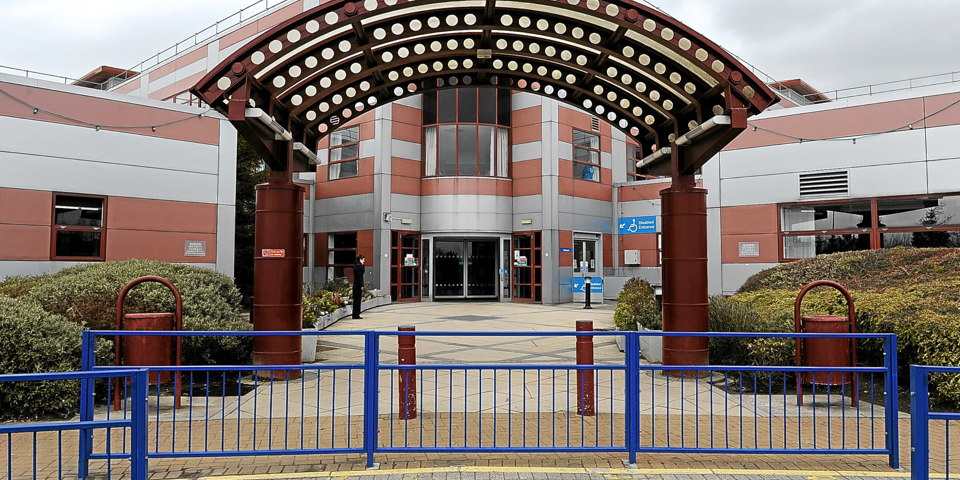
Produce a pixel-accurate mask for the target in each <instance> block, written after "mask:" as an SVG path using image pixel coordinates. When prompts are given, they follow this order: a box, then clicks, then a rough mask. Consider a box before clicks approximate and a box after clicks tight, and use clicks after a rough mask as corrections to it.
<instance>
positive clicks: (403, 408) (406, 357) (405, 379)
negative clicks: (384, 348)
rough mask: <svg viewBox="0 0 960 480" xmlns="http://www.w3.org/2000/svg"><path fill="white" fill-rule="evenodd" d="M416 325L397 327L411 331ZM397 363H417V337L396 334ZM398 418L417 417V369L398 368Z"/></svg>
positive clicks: (409, 418) (401, 330) (400, 329)
mask: <svg viewBox="0 0 960 480" xmlns="http://www.w3.org/2000/svg"><path fill="white" fill-rule="evenodd" d="M416 329H417V328H416V327H411V326H407V327H397V331H399V332H413V331H415V330H416ZM397 343H398V347H397V363H398V364H400V365H416V364H417V337H416V336H414V335H398V336H397ZM399 397H400V409H399V410H400V420H411V419H414V418H417V371H416V370H400V395H399Z"/></svg>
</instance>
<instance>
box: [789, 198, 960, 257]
mask: <svg viewBox="0 0 960 480" xmlns="http://www.w3.org/2000/svg"><path fill="white" fill-rule="evenodd" d="M780 225H781V228H780V230H781V235H783V259H784V260H792V259H798V258H808V257H812V256H814V255H820V254H825V253H835V252H845V251H855V250H869V249H879V248H893V247H918V248H922V247H960V195H945V196H923V197H905V198H878V199H864V200H853V201H841V202H831V203H821V204H800V205H783V206H781V207H780Z"/></svg>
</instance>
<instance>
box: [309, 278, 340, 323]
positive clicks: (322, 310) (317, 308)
mask: <svg viewBox="0 0 960 480" xmlns="http://www.w3.org/2000/svg"><path fill="white" fill-rule="evenodd" d="M343 305H344V302H343V298H342V297H341V296H340V294H339V293H336V292H330V291H326V290H312V289H310V288H308V287H306V286H305V287H304V289H303V328H314V327H316V326H317V320H318V319H319V317H320V315H322V314H330V313H333V312H335V311H336V310H337V309H338V308H342V307H343Z"/></svg>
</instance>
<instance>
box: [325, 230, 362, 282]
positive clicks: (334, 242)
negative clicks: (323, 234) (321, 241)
mask: <svg viewBox="0 0 960 480" xmlns="http://www.w3.org/2000/svg"><path fill="white" fill-rule="evenodd" d="M327 255H328V258H327V265H329V269H330V270H329V272H328V273H327V278H343V277H346V276H347V274H346V273H345V271H346V270H347V269H351V268H353V264H354V263H356V261H357V233H356V232H349V233H331V234H330V235H327ZM351 271H352V270H351Z"/></svg>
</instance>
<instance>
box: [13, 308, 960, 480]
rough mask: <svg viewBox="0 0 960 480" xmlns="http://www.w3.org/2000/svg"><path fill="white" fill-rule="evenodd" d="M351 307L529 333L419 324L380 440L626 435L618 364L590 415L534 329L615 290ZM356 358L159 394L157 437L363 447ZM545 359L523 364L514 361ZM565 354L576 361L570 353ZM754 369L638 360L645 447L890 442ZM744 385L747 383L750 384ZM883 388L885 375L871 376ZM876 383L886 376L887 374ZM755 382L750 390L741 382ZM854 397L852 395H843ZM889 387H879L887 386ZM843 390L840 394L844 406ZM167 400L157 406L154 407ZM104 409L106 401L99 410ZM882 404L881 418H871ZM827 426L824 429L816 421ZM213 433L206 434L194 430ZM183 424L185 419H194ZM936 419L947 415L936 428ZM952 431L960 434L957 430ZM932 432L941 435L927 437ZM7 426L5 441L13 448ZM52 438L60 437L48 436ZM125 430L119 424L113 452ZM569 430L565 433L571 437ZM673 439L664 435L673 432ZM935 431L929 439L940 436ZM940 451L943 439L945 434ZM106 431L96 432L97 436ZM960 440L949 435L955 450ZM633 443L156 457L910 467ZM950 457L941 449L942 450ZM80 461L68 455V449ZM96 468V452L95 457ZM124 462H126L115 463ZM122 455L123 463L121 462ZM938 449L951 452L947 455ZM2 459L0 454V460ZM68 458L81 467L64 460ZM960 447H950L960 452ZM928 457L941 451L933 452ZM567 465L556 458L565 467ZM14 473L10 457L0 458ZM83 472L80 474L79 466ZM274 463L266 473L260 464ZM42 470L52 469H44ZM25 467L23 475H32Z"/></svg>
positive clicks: (334, 343) (164, 470)
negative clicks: (628, 448) (178, 399)
mask: <svg viewBox="0 0 960 480" xmlns="http://www.w3.org/2000/svg"><path fill="white" fill-rule="evenodd" d="M363 315H364V319H362V320H352V319H350V318H345V319H342V320H341V321H339V322H338V323H336V324H334V325H333V326H331V327H330V328H329V329H328V330H330V331H339V332H349V331H351V330H369V329H374V330H383V331H396V328H397V326H400V325H412V326H415V327H416V328H417V330H418V331H421V332H423V331H451V332H467V331H469V332H503V331H515V332H531V335H530V336H519V337H463V336H460V337H456V336H451V337H424V336H421V337H418V338H417V344H416V347H417V361H418V364H419V365H444V366H445V367H444V368H442V369H438V370H436V371H422V372H420V374H419V375H418V378H417V379H416V380H415V381H413V382H412V383H414V384H415V385H416V386H417V389H418V391H419V395H418V397H416V399H417V400H418V401H419V405H418V409H417V416H416V418H412V419H407V420H403V419H401V418H400V411H399V408H398V406H397V404H398V403H399V391H400V390H399V381H400V375H401V374H402V373H401V371H397V370H393V371H391V370H384V371H382V372H381V376H380V402H379V408H380V417H379V424H380V428H379V430H380V433H379V444H380V445H381V446H382V447H390V446H395V447H401V446H403V445H417V446H419V445H426V446H432V445H436V446H439V447H444V446H455V447H468V448H475V447H479V446H490V445H494V444H497V445H498V446H501V447H502V446H508V447H517V446H528V447H529V446H536V445H540V446H551V445H553V443H552V442H560V443H559V445H564V446H565V445H567V444H572V445H585V446H602V445H610V444H613V445H623V442H624V439H623V431H622V430H623V428H622V425H623V422H624V412H623V410H624V409H623V404H624V396H623V389H624V378H623V372H622V371H621V370H615V369H609V370H603V369H601V370H599V371H598V372H597V390H596V395H597V398H596V400H597V405H596V411H597V415H596V416H595V417H584V416H580V415H577V401H578V397H577V393H576V382H577V370H576V369H575V368H572V366H573V365H575V363H576V362H575V339H574V338H573V337H544V336H536V332H548V331H571V330H573V329H574V325H575V322H576V321H577V320H593V321H594V325H595V327H596V328H612V327H613V319H612V317H613V305H612V304H604V305H599V306H596V308H595V309H593V310H583V309H582V305H575V304H568V305H560V306H544V305H534V304H504V303H477V302H456V303H453V302H451V303H403V304H392V305H389V306H384V307H380V308H377V309H375V310H371V311H367V312H364V313H363ZM594 345H595V363H596V364H597V365H607V366H616V365H622V364H623V354H622V353H621V352H620V351H619V350H618V348H617V347H616V343H615V339H614V337H612V336H597V337H595V338H594ZM396 351H397V343H396V339H395V337H389V336H385V337H382V341H381V345H380V362H381V364H382V365H395V364H396V363H397V355H396ZM362 362H363V339H362V337H360V336H353V337H351V336H340V335H337V336H323V337H321V338H320V341H319V347H318V357H317V364H316V367H317V370H314V371H308V372H306V374H305V375H304V376H303V377H302V378H300V379H297V380H291V381H275V382H263V381H257V380H254V379H253V378H252V377H251V376H249V375H247V376H237V374H236V373H234V374H233V375H234V376H237V380H239V381H236V380H234V381H233V382H232V383H230V380H229V379H226V377H225V380H227V381H225V382H223V385H222V386H220V387H219V388H221V389H227V390H228V391H230V392H233V391H235V390H234V389H236V391H240V392H241V393H243V395H241V396H240V397H239V398H238V397H237V396H236V395H232V396H231V395H220V394H217V392H216V391H214V392H213V393H212V394H210V392H209V391H208V395H207V396H204V397H195V398H194V400H193V402H192V403H191V401H190V399H189V398H187V397H185V398H184V408H182V409H180V410H179V411H174V410H173V409H172V399H171V398H170V397H165V396H164V397H161V398H159V400H158V399H156V398H151V400H150V402H151V403H150V408H151V412H152V414H151V429H150V432H149V438H150V441H151V446H150V450H151V451H154V450H155V449H156V450H159V451H171V450H176V451H182V450H185V449H193V450H203V449H205V448H211V449H217V450H219V449H221V448H224V449H226V450H230V449H240V450H247V449H254V448H255V449H269V448H283V447H282V446H287V447H288V448H318V447H319V448H325V447H337V448H340V447H354V448H355V447H359V446H361V445H362V413H363V388H362V387H363V370H362V369H360V370H356V369H348V368H341V369H337V370H333V369H331V368H330V367H331V366H340V367H342V366H343V365H351V364H360V363H362ZM463 364H485V365H487V364H489V365H500V366H503V365H510V366H511V367H509V368H503V369H498V370H493V369H484V370H467V369H458V368H457V366H458V365H463ZM531 364H537V365H550V366H551V368H546V369H532V368H519V366H520V365H531ZM568 366H570V367H568ZM753 381H754V379H753V378H752V377H751V376H747V377H746V378H741V377H739V376H737V377H727V378H724V377H723V376H722V375H716V374H715V375H713V376H711V375H708V374H704V375H703V376H702V377H701V376H700V375H699V374H698V375H696V376H694V377H693V378H690V377H689V376H685V377H684V378H683V379H682V380H681V379H677V378H668V377H664V376H663V375H661V374H655V373H653V372H644V373H642V374H641V397H640V402H641V411H640V423H641V444H642V445H643V446H650V445H654V446H666V445H671V446H674V447H676V446H684V447H689V446H697V445H699V446H708V445H711V444H712V445H714V446H728V447H730V448H739V447H740V446H742V447H743V448H757V447H759V448H764V447H770V446H772V447H782V446H783V445H788V446H791V447H793V448H811V447H813V446H814V444H813V442H814V441H816V442H818V443H817V444H816V446H817V447H818V448H823V447H825V446H828V445H830V446H833V447H839V446H847V447H849V446H850V445H860V446H861V448H869V447H870V446H871V445H873V446H882V445H883V441H884V439H883V424H882V418H883V414H882V407H880V406H879V405H875V404H874V403H876V402H874V403H871V402H870V398H869V397H866V398H864V396H863V395H862V396H861V398H860V402H858V403H856V404H852V405H851V404H850V401H849V396H847V397H846V399H844V397H843V396H841V395H838V394H836V391H835V392H834V395H832V397H826V396H824V395H822V394H818V396H817V398H816V399H813V398H812V397H807V398H805V402H804V403H805V405H804V406H803V407H799V408H798V407H796V406H795V399H794V398H792V397H785V396H784V395H783V394H782V393H781V394H780V395H779V397H778V396H777V395H776V392H774V391H772V389H771V390H770V391H769V392H768V393H769V394H764V393H766V392H764V391H763V390H762V389H761V390H760V392H761V394H760V395H754V394H753V393H752V390H753V385H752V382H753ZM741 387H743V388H741ZM878 388H879V387H878ZM880 390H882V389H880ZM744 391H745V392H747V394H744V393H743V392H744ZM845 400H846V401H845ZM880 401H882V399H880ZM845 403H846V405H844V404H845ZM158 404H159V408H158ZM105 415H106V410H99V411H98V417H100V418H102V417H104V416H105ZM878 418H879V419H878ZM817 426H819V430H816V428H817ZM900 428H901V438H900V440H901V452H902V453H901V464H902V465H906V464H907V462H909V421H908V420H907V419H906V415H902V418H901V425H900ZM201 431H202V432H204V433H203V435H201V434H200V433H199V432H201ZM186 432H190V433H186ZM936 432H942V428H940V429H939V430H936V429H935V433H934V435H936ZM955 436H956V434H954V437H955ZM932 438H934V439H935V438H936V437H935V436H933V437H932ZM6 440H7V439H5V438H0V452H5V451H7V445H6ZM45 440H46V441H47V442H48V443H49V442H56V441H57V440H53V439H52V438H46V439H45V437H44V436H43V435H41V437H40V445H43V444H44V442H45ZM59 441H60V442H61V443H64V442H65V443H66V445H64V446H63V451H64V452H66V455H69V454H70V452H75V451H76V447H75V445H74V444H73V443H72V442H75V440H74V439H71V438H69V437H68V436H66V435H65V440H64V439H60V440H59ZM123 442H124V440H123V439H122V438H115V439H114V442H113V443H114V444H115V445H114V446H113V447H112V448H114V451H116V449H118V448H122V444H123ZM571 442H572V443H571ZM668 442H669V443H668ZM871 442H872V443H871ZM934 443H935V444H936V441H935V442H934ZM12 445H13V448H12V452H13V455H12V457H13V458H14V464H15V466H16V468H15V471H14V478H20V477H21V476H22V475H23V474H25V473H26V472H27V471H29V470H30V469H29V461H30V458H29V457H30V455H29V454H28V452H27V450H29V448H30V447H31V445H30V443H29V441H26V442H24V441H19V442H18V441H17V440H13V442H12ZM939 445H940V448H941V451H942V447H943V445H944V442H942V441H941V442H940V443H939ZM104 448H105V442H104V441H102V436H101V442H100V443H99V444H98V447H97V449H98V451H103V449H104ZM957 450H960V448H958V449H954V451H957ZM624 458H626V454H624V453H583V454H568V453H564V454H557V453H538V454H517V453H498V454H480V453H445V454H433V453H424V454H409V453H384V454H378V455H377V456H376V460H377V461H378V462H380V465H379V466H380V470H377V471H372V472H367V471H365V470H364V467H365V457H363V456H361V455H358V454H350V455H344V454H336V455H303V456H285V457H280V456H258V457H218V458H191V459H186V460H184V459H153V460H151V463H150V471H151V476H152V477H153V478H178V477H184V478H197V477H216V476H223V475H258V476H259V477H258V478H314V477H316V478H329V477H336V478H339V477H344V476H346V477H349V478H371V479H374V478H375V479H384V478H390V479H393V478H438V479H446V478H578V479H579V478H589V479H593V478H598V479H599V478H604V479H609V478H695V479H698V478H719V479H726V478H752V477H753V476H762V477H763V478H770V477H771V476H773V477H777V476H784V477H785V478H787V477H790V478H795V477H797V476H804V477H807V478H810V477H815V476H820V477H824V478H826V477H864V476H873V477H875V476H878V475H879V476H888V477H902V476H903V474H902V473H901V472H895V471H893V470H891V469H890V468H889V467H887V465H886V457H885V456H881V455H843V456H839V455H831V456H826V455H729V454H727V455H722V454H708V455H704V454H679V453H672V452H671V453H656V454H640V455H639V456H638V462H637V468H633V469H625V468H623V463H622V460H623V459H624ZM941 458H942V457H941ZM55 462H56V456H54V455H51V456H44V457H42V458H40V461H39V462H38V463H39V465H40V466H41V468H44V470H43V471H44V472H47V473H48V474H52V473H54V472H55V471H56V466H55ZM63 463H64V464H65V465H66V468H65V472H67V473H68V474H69V472H71V471H73V472H75V461H65V462H63ZM93 463H94V465H93V468H94V471H95V472H97V473H96V475H99V476H102V475H103V474H105V468H106V467H105V465H102V464H103V462H93ZM118 463H120V464H119V465H118ZM124 463H125V462H114V465H113V467H114V468H118V469H119V470H114V473H116V472H117V471H123V469H124V468H125V465H123V464H124ZM941 463H942V462H941ZM0 464H2V462H0ZM71 464H73V466H71ZM958 464H960V462H956V461H955V462H953V465H958ZM933 466H934V469H936V463H935V462H933ZM558 468H559V470H558ZM0 474H2V475H0V476H6V472H0ZM74 474H75V473H74ZM263 475H269V477H263ZM40 476H41V477H43V476H44V475H43V474H41V475H40ZM23 478H25V477H23Z"/></svg>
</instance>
